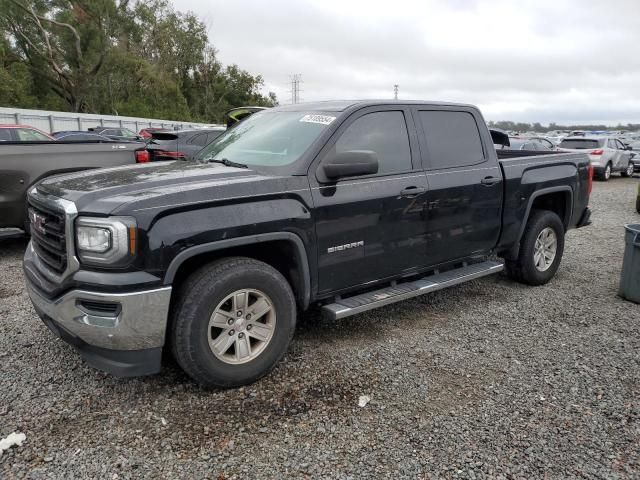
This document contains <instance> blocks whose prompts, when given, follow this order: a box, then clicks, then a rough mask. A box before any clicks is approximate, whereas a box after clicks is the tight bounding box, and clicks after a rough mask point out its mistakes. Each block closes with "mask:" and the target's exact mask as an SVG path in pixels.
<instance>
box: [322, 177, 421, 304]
mask: <svg viewBox="0 0 640 480" xmlns="http://www.w3.org/2000/svg"><path fill="white" fill-rule="evenodd" d="M409 187H416V190H420V192H419V193H417V194H416V195H415V196H413V195H412V196H402V195H401V192H402V191H403V190H405V189H407V188H409ZM425 192H426V177H425V176H424V174H423V173H417V174H415V175H396V176H390V177H385V178H377V179H371V178H369V179H363V180H355V181H347V182H338V184H336V185H335V186H320V187H317V188H314V189H313V199H314V203H315V212H316V234H317V238H318V252H319V253H318V271H319V287H320V288H319V289H320V292H323V291H330V290H339V289H343V288H348V287H350V286H352V285H357V284H362V283H365V282H369V281H374V280H379V279H382V278H386V277H389V276H394V275H397V274H399V273H401V272H403V271H409V270H411V269H413V268H415V267H419V266H420V265H421V263H422V260H421V259H422V258H424V253H425V246H426V244H425V234H426V232H425V223H424V210H425V206H426V205H425V200H426V195H425Z"/></svg>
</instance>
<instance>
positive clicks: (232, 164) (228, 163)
mask: <svg viewBox="0 0 640 480" xmlns="http://www.w3.org/2000/svg"><path fill="white" fill-rule="evenodd" d="M204 161H205V162H207V163H220V164H222V165H224V166H225V167H235V168H249V166H248V165H245V164H244V163H236V162H232V161H231V160H229V159H228V158H220V159H218V158H205V160H204Z"/></svg>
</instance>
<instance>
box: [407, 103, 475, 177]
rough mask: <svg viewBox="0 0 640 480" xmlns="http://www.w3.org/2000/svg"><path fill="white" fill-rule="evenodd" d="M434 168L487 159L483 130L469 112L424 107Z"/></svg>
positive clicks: (425, 131)
mask: <svg viewBox="0 0 640 480" xmlns="http://www.w3.org/2000/svg"><path fill="white" fill-rule="evenodd" d="M418 114H419V117H420V121H421V123H422V128H423V131H424V137H425V141H426V143H427V149H428V151H429V162H430V166H431V168H432V169H440V168H453V167H466V166H470V165H477V164H479V163H482V162H484V161H485V157H484V150H483V148H482V141H481V140H480V130H478V125H477V124H476V120H475V118H473V115H471V114H470V113H469V112H452V111H448V110H420V111H419V112H418Z"/></svg>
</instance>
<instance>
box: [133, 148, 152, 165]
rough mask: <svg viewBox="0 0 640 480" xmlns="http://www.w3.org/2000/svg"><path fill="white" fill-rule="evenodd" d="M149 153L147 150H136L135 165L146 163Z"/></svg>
mask: <svg viewBox="0 0 640 480" xmlns="http://www.w3.org/2000/svg"><path fill="white" fill-rule="evenodd" d="M148 162H149V152H148V151H147V150H136V163H148Z"/></svg>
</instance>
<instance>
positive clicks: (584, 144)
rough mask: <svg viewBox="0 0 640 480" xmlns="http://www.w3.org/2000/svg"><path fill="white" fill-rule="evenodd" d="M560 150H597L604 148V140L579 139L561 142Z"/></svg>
mask: <svg viewBox="0 0 640 480" xmlns="http://www.w3.org/2000/svg"><path fill="white" fill-rule="evenodd" d="M558 146H559V147H560V148H571V149H574V150H588V149H590V148H598V147H603V146H604V140H599V141H598V140H589V139H586V138H585V139H584V140H583V139H581V138H572V139H567V140H562V141H561V142H560V145H558Z"/></svg>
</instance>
